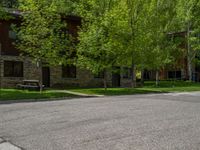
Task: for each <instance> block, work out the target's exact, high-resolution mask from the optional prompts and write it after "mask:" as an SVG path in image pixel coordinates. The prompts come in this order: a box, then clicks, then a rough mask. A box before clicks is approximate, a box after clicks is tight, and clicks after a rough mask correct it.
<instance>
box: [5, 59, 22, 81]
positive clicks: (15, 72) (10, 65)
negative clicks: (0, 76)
mask: <svg viewBox="0 0 200 150" xmlns="http://www.w3.org/2000/svg"><path fill="white" fill-rule="evenodd" d="M4 77H23V62H20V61H4Z"/></svg>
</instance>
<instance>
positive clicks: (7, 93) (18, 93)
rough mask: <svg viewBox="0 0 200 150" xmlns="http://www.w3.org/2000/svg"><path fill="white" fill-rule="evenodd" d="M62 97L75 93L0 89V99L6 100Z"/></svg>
mask: <svg viewBox="0 0 200 150" xmlns="http://www.w3.org/2000/svg"><path fill="white" fill-rule="evenodd" d="M63 97H75V95H72V94H68V93H64V92H55V91H50V90H49V91H43V92H42V93H41V94H40V92H38V91H28V90H16V89H0V101H7V100H28V99H35V100H37V99H53V98H63Z"/></svg>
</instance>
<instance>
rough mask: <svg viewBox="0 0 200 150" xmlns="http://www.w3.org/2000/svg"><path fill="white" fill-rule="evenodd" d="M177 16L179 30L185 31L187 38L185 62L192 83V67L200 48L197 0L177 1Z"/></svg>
mask: <svg viewBox="0 0 200 150" xmlns="http://www.w3.org/2000/svg"><path fill="white" fill-rule="evenodd" d="M177 16H178V20H179V23H180V27H181V28H180V29H182V30H184V31H186V33H187V34H186V38H187V62H188V76H189V80H190V81H192V74H193V71H194V70H193V65H194V59H195V57H196V54H197V52H198V50H199V48H200V46H199V42H198V41H199V36H198V34H199V33H200V27H199V23H200V1H199V0H188V1H185V0H178V5H177Z"/></svg>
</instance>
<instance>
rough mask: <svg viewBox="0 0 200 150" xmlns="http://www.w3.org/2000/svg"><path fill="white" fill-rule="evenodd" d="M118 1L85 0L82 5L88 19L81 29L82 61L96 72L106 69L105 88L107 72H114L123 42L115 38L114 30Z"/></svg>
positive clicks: (80, 52) (80, 64) (81, 9)
mask: <svg viewBox="0 0 200 150" xmlns="http://www.w3.org/2000/svg"><path fill="white" fill-rule="evenodd" d="M115 4H116V1H114V0H109V1H107V0H103V1H102V0H101V1H100V0H94V1H87V2H85V1H84V2H83V3H81V4H80V6H79V8H80V9H79V13H80V14H81V15H82V16H83V18H84V20H83V25H82V29H81V30H80V32H79V41H80V42H79V44H78V49H77V50H78V64H79V66H81V67H84V68H87V69H88V70H90V71H92V72H93V73H94V74H98V73H99V72H104V87H105V89H107V72H112V69H113V66H114V65H116V64H117V58H118V56H119V54H118V49H119V44H118V43H116V42H115V41H114V40H113V39H114V38H113V36H114V35H113V34H112V33H113V32H112V30H113V28H112V27H113V25H114V23H113V21H114V17H115V16H112V15H114V14H113V12H112V11H113V8H114V5H115ZM86 6H87V7H86ZM115 19H116V18H115Z"/></svg>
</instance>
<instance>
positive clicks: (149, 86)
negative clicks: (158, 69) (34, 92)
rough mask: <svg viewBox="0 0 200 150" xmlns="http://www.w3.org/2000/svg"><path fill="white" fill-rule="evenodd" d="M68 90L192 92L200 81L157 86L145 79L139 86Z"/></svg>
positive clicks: (129, 93) (124, 92)
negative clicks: (142, 84)
mask: <svg viewBox="0 0 200 150" xmlns="http://www.w3.org/2000/svg"><path fill="white" fill-rule="evenodd" d="M70 91H73V92H79V93H84V94H90V95H107V96H112V95H132V94H148V93H168V92H192V91H200V83H191V82H186V81H160V83H159V86H156V85H155V82H153V81H147V82H145V83H144V86H143V87H140V88H108V89H107V90H104V88H88V89H71V90H70Z"/></svg>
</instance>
